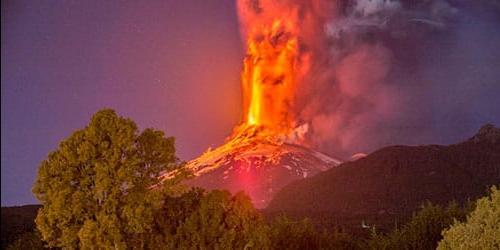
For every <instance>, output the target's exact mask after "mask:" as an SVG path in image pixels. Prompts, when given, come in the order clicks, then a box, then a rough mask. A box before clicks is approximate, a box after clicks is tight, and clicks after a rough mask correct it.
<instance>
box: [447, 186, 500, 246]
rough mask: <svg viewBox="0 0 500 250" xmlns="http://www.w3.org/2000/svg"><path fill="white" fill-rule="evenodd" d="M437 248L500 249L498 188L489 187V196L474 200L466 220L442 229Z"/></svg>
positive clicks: (499, 198) (499, 195) (499, 201)
mask: <svg viewBox="0 0 500 250" xmlns="http://www.w3.org/2000/svg"><path fill="white" fill-rule="evenodd" d="M438 249H440V250H445V249H500V190H498V188H497V187H496V186H493V187H492V188H491V193H490V195H489V196H486V197H483V198H481V199H479V200H477V202H476V208H475V209H474V211H472V213H471V214H469V215H468V216H467V221H465V222H460V221H455V223H454V224H453V225H452V226H451V227H450V228H449V229H448V230H444V231H443V240H442V241H440V242H439V245H438Z"/></svg>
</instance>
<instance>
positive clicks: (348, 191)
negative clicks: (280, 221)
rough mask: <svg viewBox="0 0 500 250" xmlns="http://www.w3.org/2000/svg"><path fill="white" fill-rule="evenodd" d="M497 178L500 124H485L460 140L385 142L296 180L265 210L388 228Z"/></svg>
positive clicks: (481, 189) (474, 193)
mask: <svg viewBox="0 0 500 250" xmlns="http://www.w3.org/2000/svg"><path fill="white" fill-rule="evenodd" d="M499 183H500V129H498V128H496V127H495V126H493V125H491V124H487V125H485V126H483V127H481V129H480V130H479V132H478V133H476V134H475V135H474V136H472V137H471V138H469V139H467V140H466V141H464V142H461V143H457V144H452V145H448V146H444V145H424V146H402V145H396V146H389V147H385V148H382V149H379V150H377V151H375V152H373V153H371V154H369V155H367V156H366V157H363V158H361V159H359V160H356V161H352V162H345V163H343V164H341V165H339V166H337V167H336V168H332V169H329V170H327V171H325V172H322V173H319V174H318V175H316V176H313V177H311V178H307V179H304V180H298V181H294V182H292V183H290V184H289V185H286V186H285V187H284V188H283V189H282V190H281V191H279V192H277V194H276V195H275V196H274V199H273V200H272V201H271V202H270V204H269V206H268V207H267V208H266V209H265V211H266V213H267V214H270V215H273V214H282V213H285V214H287V215H291V216H293V217H311V219H313V221H317V222H319V223H331V224H342V225H347V227H351V228H352V227H359V225H358V224H360V223H361V221H362V220H366V221H368V222H370V223H372V224H379V225H380V226H382V227H390V226H391V225H392V224H393V223H394V219H393V218H405V217H408V216H409V215H410V214H411V213H412V212H413V211H415V210H417V209H418V207H419V206H420V205H421V204H422V203H424V202H426V201H430V202H433V203H437V204H440V205H446V204H447V203H448V202H450V201H452V200H455V201H457V202H459V203H462V204H464V203H466V202H467V200H469V199H475V198H477V197H479V196H481V195H483V194H484V193H485V191H486V190H487V189H488V187H489V186H491V185H494V184H499ZM388 218H391V219H388ZM325 219H326V220H327V221H325Z"/></svg>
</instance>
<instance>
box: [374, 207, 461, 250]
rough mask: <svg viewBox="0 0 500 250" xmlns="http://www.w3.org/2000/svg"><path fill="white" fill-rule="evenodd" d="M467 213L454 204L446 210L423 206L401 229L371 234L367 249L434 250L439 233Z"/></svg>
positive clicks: (440, 237)
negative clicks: (385, 233)
mask: <svg viewBox="0 0 500 250" xmlns="http://www.w3.org/2000/svg"><path fill="white" fill-rule="evenodd" d="M468 211H469V209H468V208H461V207H459V206H458V205H457V204H456V203H451V204H450V205H449V206H448V207H447V208H443V207H441V206H439V205H433V204H431V203H427V204H424V205H423V206H422V208H421V209H420V210H419V211H418V212H417V213H416V214H414V215H413V216H412V218H411V219H410V221H409V222H408V223H406V224H405V225H404V226H403V227H402V228H401V229H399V228H396V229H395V230H394V231H393V232H391V233H389V234H387V235H383V234H377V233H376V232H373V235H372V238H371V239H370V240H369V241H368V242H367V244H368V246H367V248H369V249H408V250H410V249H436V246H437V244H438V242H439V241H440V240H441V239H442V236H441V232H442V231H443V229H446V228H448V227H449V226H450V225H451V224H452V223H453V221H454V220H457V219H458V220H463V219H464V218H465V215H466V214H467V212H468Z"/></svg>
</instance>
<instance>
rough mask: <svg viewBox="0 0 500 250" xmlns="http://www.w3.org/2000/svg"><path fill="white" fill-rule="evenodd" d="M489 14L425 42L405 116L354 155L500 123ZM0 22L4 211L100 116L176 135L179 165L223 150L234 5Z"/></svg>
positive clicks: (29, 199)
mask: <svg viewBox="0 0 500 250" xmlns="http://www.w3.org/2000/svg"><path fill="white" fill-rule="evenodd" d="M484 2H486V1H484ZM488 8H489V7H488ZM486 12H488V13H490V12H491V13H490V15H489V16H488V17H487V18H488V20H486V21H481V19H480V18H481V17H483V16H485V15H483V14H484V13H486ZM486 12H485V11H484V10H483V9H480V10H478V11H477V13H479V14H477V13H476V14H470V15H469V16H467V15H461V19H460V20H461V23H460V22H458V23H459V25H456V27H458V28H457V30H458V32H454V33H451V32H450V35H447V36H446V37H444V38H440V37H438V36H444V35H439V34H438V35H436V37H437V38H436V39H434V40H432V39H427V38H425V39H422V40H423V42H421V43H419V44H418V45H416V46H420V49H421V50H422V51H423V53H419V55H418V56H415V57H417V58H418V59H419V60H422V61H425V63H422V65H421V66H420V69H419V70H420V71H418V70H417V69H415V67H408V68H404V67H405V64H404V63H401V64H398V67H400V68H404V69H402V70H400V71H398V72H404V74H403V73H400V74H399V75H398V74H393V78H395V79H396V80H398V81H399V80H401V79H402V80H401V81H404V82H406V83H407V86H408V87H402V85H401V86H399V85H398V86H396V87H394V89H396V90H397V89H400V88H401V89H402V88H404V90H405V94H404V95H401V96H404V98H405V102H402V103H407V105H406V108H405V109H404V110H407V112H406V115H403V116H398V117H397V119H399V120H396V118H395V119H394V120H388V121H387V122H379V123H378V124H373V127H376V130H373V131H377V135H380V136H379V137H380V138H383V139H380V138H379V137H377V136H374V137H373V138H378V139H373V140H372V141H370V143H369V144H368V143H365V144H364V146H363V145H361V146H359V147H358V148H359V151H364V152H370V151H373V150H375V149H376V148H378V147H380V146H384V145H389V144H433V143H440V144H449V143H455V142H459V141H461V140H463V139H465V138H467V137H469V136H471V135H472V134H473V133H474V132H475V131H476V130H477V129H478V128H479V127H480V126H481V125H482V124H484V123H487V122H490V123H494V124H495V125H497V126H499V125H500V108H499V107H500V73H499V72H500V70H499V68H500V59H499V58H500V45H499V44H500V25H499V23H500V14H499V13H500V10H498V9H497V10H494V11H493V10H491V11H490V10H488V11H486ZM1 14H2V17H1V18H2V24H1V25H2V26H1V29H2V31H1V32H2V33H1V37H2V38H1V39H2V41H1V60H2V65H1V176H2V177H1V190H2V191H1V205H2V206H10V205H21V204H32V203H36V202H37V201H36V200H35V198H34V197H33V195H32V194H31V186H32V184H33V181H34V179H35V176H36V172H37V167H38V164H39V163H40V161H42V160H43V159H44V158H45V157H46V156H47V155H48V153H49V152H50V151H52V150H55V149H56V148H57V145H58V143H59V142H60V141H61V140H62V139H64V138H65V137H67V136H69V135H70V134H71V133H72V132H73V131H75V130H77V129H79V128H82V127H84V126H85V125H86V124H87V123H88V121H89V118H90V117H91V115H92V114H93V113H95V112H96V111H97V110H99V109H102V108H113V109H115V110H116V111H117V112H118V113H119V114H120V115H122V116H126V117H130V118H131V119H133V120H134V121H136V122H137V124H138V125H139V127H140V128H141V129H143V128H147V127H153V128H156V129H160V130H163V131H165V133H166V134H167V135H170V136H175V137H176V148H177V150H178V156H179V157H180V158H181V159H182V160H189V159H191V158H193V157H195V156H197V155H199V154H200V153H202V152H203V151H204V150H206V149H207V148H208V147H209V146H212V147H214V146H217V145H219V144H221V143H222V142H223V141H224V138H225V137H226V136H228V135H229V134H230V133H231V131H232V128H233V126H234V125H235V124H237V123H238V122H239V120H240V116H241V94H240V85H239V84H240V81H239V77H240V71H241V67H242V59H243V57H244V48H243V43H242V40H241V35H240V31H239V24H238V17H237V12H236V4H235V3H234V1H233V0H217V1H206V0H182V1H181V0H170V1H168V0H157V1H97V0H95V1H94V0H87V1H69V0H68V1H55V0H54V1H25V0H16V1H2V13H1ZM460 14H462V13H460ZM474 22H476V23H477V25H476V24H474ZM423 48H425V50H424V49H423ZM411 49H413V48H410V50H411ZM402 50H404V51H408V50H409V49H407V48H406V47H403V48H402ZM416 54H417V53H416ZM399 65H401V66H399ZM420 72H423V73H420ZM409 75H411V76H412V77H408V76H409ZM396 80H394V81H396ZM422 82H425V84H421V83H422ZM393 98H399V97H398V96H395V97H393ZM366 126H370V124H367V125H366ZM367 140H368V139H367ZM325 153H329V152H325ZM351 153H356V152H351Z"/></svg>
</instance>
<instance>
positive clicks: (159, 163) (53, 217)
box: [33, 109, 179, 249]
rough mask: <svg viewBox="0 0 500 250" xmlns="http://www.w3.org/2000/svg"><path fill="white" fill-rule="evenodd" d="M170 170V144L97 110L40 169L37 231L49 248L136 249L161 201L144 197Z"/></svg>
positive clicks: (151, 195) (152, 194) (155, 194)
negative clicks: (164, 172)
mask: <svg viewBox="0 0 500 250" xmlns="http://www.w3.org/2000/svg"><path fill="white" fill-rule="evenodd" d="M178 165H179V164H178V160H177V157H176V156H175V148H174V138H173V137H165V136H164V134H163V132H161V131H157V130H153V129H145V130H144V131H142V132H141V133H139V131H138V128H137V125H136V124H135V123H134V122H133V121H132V120H130V119H126V118H122V117H120V116H118V115H117V114H116V113H115V112H114V111H113V110H109V109H105V110H101V111H99V112H97V113H96V114H94V115H93V117H92V118H91V121H90V123H89V124H88V125H87V126H86V127H85V128H83V129H81V130H78V131H76V132H74V133H73V134H72V135H71V136H69V137H68V138H67V139H65V140H64V141H62V142H61V143H60V144H59V147H58V149H57V150H55V151H54V152H52V153H50V154H49V156H48V158H47V159H45V160H44V161H42V163H41V164H40V167H39V170H38V176H37V178H36V181H35V184H34V186H33V193H34V194H35V196H36V198H37V199H38V200H39V201H40V202H41V204H42V205H43V207H42V208H41V209H40V210H39V212H38V216H37V218H36V224H37V228H38V230H39V231H40V233H41V235H42V238H43V240H44V241H46V242H47V243H48V246H50V247H63V248H69V249H74V248H83V249H85V248H92V246H95V245H99V246H101V247H104V248H118V249H123V248H125V247H126V246H131V245H139V246H140V245H141V244H143V243H144V237H145V235H146V234H147V233H148V232H149V231H151V230H152V228H151V227H152V225H153V219H154V210H155V209H157V208H158V207H159V206H161V199H162V198H161V195H160V194H159V193H161V192H147V190H148V189H150V187H151V186H152V185H156V184H159V179H158V176H159V175H160V173H161V172H162V171H167V170H172V169H174V168H177V167H178Z"/></svg>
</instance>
